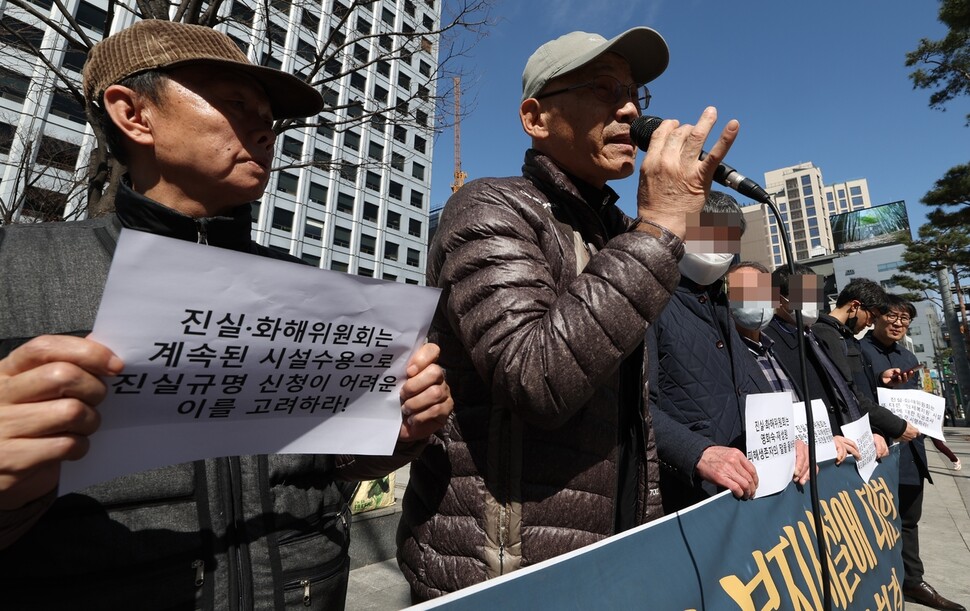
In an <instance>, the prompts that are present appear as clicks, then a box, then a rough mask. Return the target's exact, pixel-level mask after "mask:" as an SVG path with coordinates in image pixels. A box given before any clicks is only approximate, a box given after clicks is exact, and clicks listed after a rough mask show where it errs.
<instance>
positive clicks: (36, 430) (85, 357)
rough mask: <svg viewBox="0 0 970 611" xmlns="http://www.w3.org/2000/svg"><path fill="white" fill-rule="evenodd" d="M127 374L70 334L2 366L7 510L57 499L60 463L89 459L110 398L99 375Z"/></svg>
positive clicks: (0, 493)
mask: <svg viewBox="0 0 970 611" xmlns="http://www.w3.org/2000/svg"><path fill="white" fill-rule="evenodd" d="M121 369H122V363H121V360H120V359H119V358H118V357H117V356H115V355H114V353H112V352H111V351H110V350H108V349H107V348H105V347H104V346H102V345H101V344H99V343H97V342H94V341H91V340H88V339H81V338H79V337H69V336H63V335H59V336H54V335H45V336H41V337H37V338H34V339H33V340H31V341H29V342H27V343H26V344H24V345H23V346H20V347H19V348H17V349H16V350H14V351H13V352H11V353H10V355H9V356H7V357H6V358H4V359H3V360H0V510H12V509H17V508H19V507H22V506H23V505H25V504H27V503H29V502H30V501H33V500H35V499H37V498H40V497H41V496H43V495H44V494H46V493H48V492H50V491H51V490H53V489H54V488H55V487H56V486H57V481H58V478H59V476H60V467H61V461H64V460H77V459H79V458H81V457H83V456H84V455H85V454H86V453H87V451H88V435H91V434H92V433H94V432H95V431H96V430H97V428H98V425H99V424H100V416H99V415H98V412H97V410H96V409H95V407H96V406H97V405H98V404H99V403H100V402H101V401H102V400H103V399H104V396H105V392H106V387H105V384H104V382H102V381H101V379H100V378H99V376H105V375H113V374H117V373H119V372H120V371H121ZM0 547H2V545H0Z"/></svg>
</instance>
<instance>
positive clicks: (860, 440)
mask: <svg viewBox="0 0 970 611" xmlns="http://www.w3.org/2000/svg"><path fill="white" fill-rule="evenodd" d="M842 435H843V436H844V437H845V438H847V439H851V440H852V441H854V442H855V445H856V447H857V448H859V460H857V461H856V463H855V466H856V470H858V471H859V476H860V477H862V479H863V481H866V482H868V481H869V478H870V477H872V473H873V471H875V470H876V444H875V441H874V440H873V438H872V428H870V426H869V414H866V415H864V416H863V417H862V418H859V419H858V420H856V421H855V422H848V423H846V424H843V425H842Z"/></svg>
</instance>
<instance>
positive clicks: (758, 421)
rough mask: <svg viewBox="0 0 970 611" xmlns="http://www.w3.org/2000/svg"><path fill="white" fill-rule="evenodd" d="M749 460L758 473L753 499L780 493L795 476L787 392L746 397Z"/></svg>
mask: <svg viewBox="0 0 970 611" xmlns="http://www.w3.org/2000/svg"><path fill="white" fill-rule="evenodd" d="M744 401H745V404H744V424H745V426H744V434H745V440H746V447H747V451H748V460H750V461H751V462H752V463H754V466H755V469H757V471H758V489H757V490H756V491H755V494H754V498H756V499H757V498H761V497H763V496H768V495H770V494H774V493H776V492H781V491H782V490H784V489H785V487H786V486H788V484H789V482H791V481H792V475H793V474H794V472H795V425H794V418H793V414H792V400H791V393H790V392H773V393H760V394H753V395H748V396H747V397H745V399H744Z"/></svg>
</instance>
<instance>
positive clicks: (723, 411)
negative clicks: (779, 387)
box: [647, 278, 764, 511]
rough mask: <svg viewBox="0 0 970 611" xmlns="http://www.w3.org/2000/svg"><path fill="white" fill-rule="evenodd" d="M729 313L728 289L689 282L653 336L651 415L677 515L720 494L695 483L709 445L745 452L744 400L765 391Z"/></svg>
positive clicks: (665, 487) (667, 501)
mask: <svg viewBox="0 0 970 611" xmlns="http://www.w3.org/2000/svg"><path fill="white" fill-rule="evenodd" d="M747 352H748V349H747V348H746V347H745V346H744V343H743V342H742V341H741V336H740V335H738V332H737V329H736V328H735V327H734V320H733V319H732V318H731V313H730V311H729V310H728V307H727V298H726V296H725V295H724V292H723V291H722V283H721V282H718V283H716V284H714V285H711V286H709V287H702V286H699V285H697V284H696V283H694V282H692V281H691V280H689V279H687V278H684V279H682V280H681V282H680V285H679V286H678V287H677V291H676V292H675V293H674V296H673V298H672V299H671V300H670V303H669V304H668V305H667V308H666V309H665V310H664V311H663V314H661V316H660V318H659V319H658V320H657V322H656V323H654V325H653V326H651V327H650V328H649V329H648V330H647V359H648V362H650V363H651V364H655V365H654V366H653V367H651V369H650V411H651V414H652V415H653V423H654V429H655V431H656V437H657V452H658V454H659V456H660V462H661V466H662V467H663V469H662V470H661V491H662V493H663V497H664V509H665V510H666V511H674V510H677V509H682V508H683V507H687V506H688V505H692V504H693V503H695V502H697V501H700V500H703V499H704V498H706V497H708V496H710V495H711V494H714V493H715V492H716V489H715V487H714V485H713V484H710V483H708V482H705V481H703V480H701V479H700V478H697V477H695V473H694V471H695V467H696V466H697V463H698V461H699V460H700V458H701V455H702V454H703V453H704V450H706V449H707V448H709V447H711V446H715V445H718V446H732V447H736V448H739V449H742V450H743V448H744V400H743V397H744V395H747V394H750V393H754V392H759V389H758V387H757V386H756V385H755V384H754V380H756V379H757V377H755V376H760V377H761V378H762V379H764V375H763V374H762V373H761V372H760V371H754V372H749V367H752V366H753V367H757V363H754V362H753V359H752V358H751V356H750V355H749V354H747Z"/></svg>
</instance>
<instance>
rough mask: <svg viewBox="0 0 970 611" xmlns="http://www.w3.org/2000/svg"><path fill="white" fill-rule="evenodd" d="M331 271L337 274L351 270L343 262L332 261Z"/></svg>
mask: <svg viewBox="0 0 970 611" xmlns="http://www.w3.org/2000/svg"><path fill="white" fill-rule="evenodd" d="M330 269H331V270H333V271H335V272H346V271H347V270H348V269H349V267H348V265H347V264H346V263H344V262H343V261H331V262H330Z"/></svg>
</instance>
